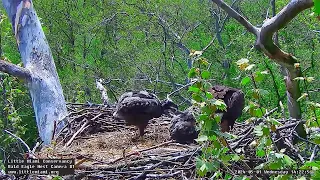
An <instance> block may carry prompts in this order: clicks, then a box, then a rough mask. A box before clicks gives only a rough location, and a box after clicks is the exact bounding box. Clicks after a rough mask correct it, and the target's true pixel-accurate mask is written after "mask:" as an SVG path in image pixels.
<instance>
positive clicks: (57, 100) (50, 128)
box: [0, 0, 67, 145]
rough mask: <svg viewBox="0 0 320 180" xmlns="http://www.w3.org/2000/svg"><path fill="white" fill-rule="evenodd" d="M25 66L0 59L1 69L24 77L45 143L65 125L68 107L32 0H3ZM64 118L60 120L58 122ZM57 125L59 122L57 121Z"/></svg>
mask: <svg viewBox="0 0 320 180" xmlns="http://www.w3.org/2000/svg"><path fill="white" fill-rule="evenodd" d="M2 3H3V6H4V8H5V10H6V11H7V13H8V17H9V19H10V21H11V23H12V27H13V31H14V34H15V37H16V39H17V45H18V48H19V52H20V55H21V59H22V62H23V66H24V68H21V67H18V66H15V65H14V64H10V63H8V62H6V61H3V60H1V62H0V70H1V71H4V72H7V73H9V74H11V75H13V76H17V77H19V78H22V79H24V80H25V82H26V84H27V87H28V88H29V91H30V94H31V98H32V104H33V108H34V112H35V116H36V121H37V126H38V131H39V135H40V137H41V139H42V140H43V141H44V144H45V145H48V144H50V142H51V140H52V138H53V133H57V132H59V130H60V129H61V128H62V127H63V126H64V119H65V117H66V116H67V108H66V103H65V99H64V96H63V91H62V87H61V84H60V81H59V78H58V74H57V71H56V67H55V64H54V61H53V57H52V54H51V50H50V47H49V45H48V42H47V40H46V37H45V35H44V33H43V30H42V27H41V24H40V21H39V18H38V16H37V14H36V12H35V10H34V8H33V3H32V1H31V0H22V1H21V0H3V1H2ZM61 120H63V121H61ZM60 121H61V123H59V124H58V122H60Z"/></svg>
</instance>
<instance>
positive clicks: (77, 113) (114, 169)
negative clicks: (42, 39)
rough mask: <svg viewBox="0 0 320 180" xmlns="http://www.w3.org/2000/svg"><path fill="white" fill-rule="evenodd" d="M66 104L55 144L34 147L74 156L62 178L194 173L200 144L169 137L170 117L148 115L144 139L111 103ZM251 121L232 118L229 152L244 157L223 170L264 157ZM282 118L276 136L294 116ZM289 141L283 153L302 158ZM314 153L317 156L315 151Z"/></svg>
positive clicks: (50, 153)
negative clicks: (73, 163) (66, 117)
mask: <svg viewBox="0 0 320 180" xmlns="http://www.w3.org/2000/svg"><path fill="white" fill-rule="evenodd" d="M68 110H69V112H70V114H69V123H68V125H67V126H66V128H65V130H64V131H62V133H60V134H59V135H58V136H57V137H56V138H57V139H56V142H55V143H53V144H54V145H52V146H50V147H47V148H43V149H42V150H41V151H40V152H37V153H36V157H37V158H75V161H76V169H75V174H74V175H68V176H64V177H63V178H64V179H72V178H75V179H170V178H171V179H196V177H197V175H196V170H195V169H196V167H195V164H196V163H195V157H197V156H198V155H199V154H200V153H201V146H200V145H198V144H179V143H176V142H174V141H172V140H170V132H169V127H170V121H171V119H172V117H168V116H161V117H159V118H154V119H152V120H150V121H149V124H148V126H147V128H146V130H145V132H146V133H145V135H144V139H143V140H141V141H136V142H132V141H131V137H132V136H133V135H134V134H135V132H136V130H137V129H136V127H134V126H126V124H125V122H124V121H120V120H115V119H114V118H113V116H112V115H113V113H114V112H115V108H106V107H104V106H102V105H94V106H92V105H90V106H88V105H86V104H69V105H68ZM272 112H274V111H271V112H269V114H268V115H270V114H271V113H272ZM268 115H266V116H268ZM256 123H257V122H248V123H235V125H234V128H233V130H232V131H231V134H234V135H235V138H234V139H229V140H228V144H229V145H230V147H231V148H232V149H233V153H238V154H239V155H244V157H245V159H243V160H242V161H241V162H240V161H239V162H234V163H233V164H231V166H229V167H227V168H226V167H223V166H221V170H222V171H228V172H229V171H230V170H231V171H233V170H236V169H239V168H240V169H244V170H248V168H249V169H253V168H254V167H255V166H258V165H260V164H261V163H264V162H266V159H265V158H260V157H257V156H256V153H255V149H254V148H252V147H250V146H249V144H251V143H252V142H253V141H254V140H255V138H256V137H254V134H253V128H254V126H255V125H256ZM282 123H283V124H282V125H281V126H280V127H277V130H278V133H274V136H273V139H274V141H275V142H278V141H277V140H278V139H279V138H281V137H286V138H287V137H288V134H290V133H289V132H292V129H293V128H294V127H295V126H296V124H297V123H298V121H294V120H291V121H290V120H286V121H282ZM291 134H292V133H291ZM291 145H292V144H290V143H288V142H287V146H290V148H287V151H288V153H287V155H289V156H290V157H291V158H294V159H296V160H297V161H305V160H307V157H306V156H305V155H304V154H303V153H302V152H301V151H299V149H297V148H295V147H294V146H291ZM311 147H312V146H311ZM311 153H312V151H311ZM313 156H314V158H319V156H317V154H316V155H313Z"/></svg>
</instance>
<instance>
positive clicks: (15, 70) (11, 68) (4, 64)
mask: <svg viewBox="0 0 320 180" xmlns="http://www.w3.org/2000/svg"><path fill="white" fill-rule="evenodd" d="M0 71H2V72H5V73H8V74H10V75H12V76H15V77H18V78H20V79H25V80H30V79H31V73H30V71H29V70H27V69H26V68H23V67H20V66H17V65H15V64H12V63H10V62H8V61H4V60H0Z"/></svg>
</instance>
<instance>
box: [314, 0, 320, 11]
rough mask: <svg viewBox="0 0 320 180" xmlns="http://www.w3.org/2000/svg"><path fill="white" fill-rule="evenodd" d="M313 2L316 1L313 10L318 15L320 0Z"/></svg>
mask: <svg viewBox="0 0 320 180" xmlns="http://www.w3.org/2000/svg"><path fill="white" fill-rule="evenodd" d="M313 2H314V7H313V12H315V13H316V14H317V15H320V1H319V0H313Z"/></svg>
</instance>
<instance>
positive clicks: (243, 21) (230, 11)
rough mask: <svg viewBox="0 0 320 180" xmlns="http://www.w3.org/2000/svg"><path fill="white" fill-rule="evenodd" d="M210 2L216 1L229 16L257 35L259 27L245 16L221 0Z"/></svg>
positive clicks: (213, 0) (214, 0)
mask: <svg viewBox="0 0 320 180" xmlns="http://www.w3.org/2000/svg"><path fill="white" fill-rule="evenodd" d="M212 2H214V3H216V4H217V5H218V6H219V7H221V8H222V9H223V10H225V11H226V12H227V13H228V14H229V16H231V17H233V18H234V19H236V20H237V21H238V22H239V23H240V24H242V25H243V26H244V27H245V28H246V29H247V30H248V31H249V32H251V33H253V34H254V35H256V36H258V34H259V28H257V27H255V26H254V25H252V24H251V23H250V22H249V21H248V20H247V19H246V18H245V17H243V16H242V15H241V14H239V13H238V12H237V11H235V10H234V9H232V8H231V7H230V6H229V5H228V4H226V3H225V2H224V1H222V0H212Z"/></svg>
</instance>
